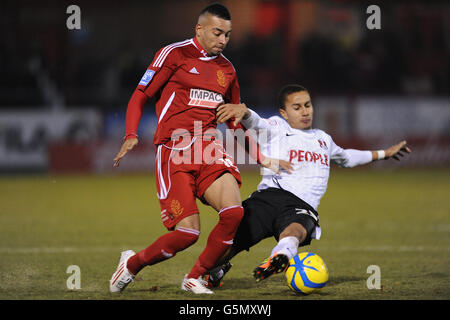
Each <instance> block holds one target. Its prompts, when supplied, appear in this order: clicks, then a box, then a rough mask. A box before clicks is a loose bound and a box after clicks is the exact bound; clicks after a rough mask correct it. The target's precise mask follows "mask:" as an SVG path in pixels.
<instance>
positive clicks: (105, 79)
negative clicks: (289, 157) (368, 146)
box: [0, 2, 450, 110]
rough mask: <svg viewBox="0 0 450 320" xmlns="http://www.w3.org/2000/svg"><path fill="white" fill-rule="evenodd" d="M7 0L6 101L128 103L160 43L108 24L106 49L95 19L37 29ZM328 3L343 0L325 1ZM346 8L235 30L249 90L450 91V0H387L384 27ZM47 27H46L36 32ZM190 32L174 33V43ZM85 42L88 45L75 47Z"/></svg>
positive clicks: (235, 51) (0, 91)
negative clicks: (300, 24) (417, 0)
mask: <svg viewBox="0 0 450 320" xmlns="http://www.w3.org/2000/svg"><path fill="white" fill-rule="evenodd" d="M269 3H270V2H269ZM0 6H3V10H0V11H1V12H2V13H0V26H1V31H0V32H1V33H0V35H1V38H0V73H1V77H0V108H11V107H22V108H35V107H36V106H41V107H42V106H49V105H55V106H58V105H66V106H77V107H83V106H97V107H99V108H101V109H102V110H111V109H119V108H124V106H125V105H126V103H127V102H128V99H129V97H130V95H131V93H132V90H133V89H134V88H135V87H136V85H137V83H138V82H139V79H140V77H141V76H142V74H143V73H144V71H145V69H146V67H147V66H148V64H149V62H150V60H149V59H151V57H152V56H153V54H154V53H155V52H156V50H158V49H159V46H160V44H159V43H152V44H147V45H146V46H145V49H144V48H140V46H141V43H138V42H136V41H133V39H130V38H129V37H127V35H126V33H123V34H116V35H109V34H100V36H101V37H106V38H108V37H119V38H120V40H119V41H117V43H119V45H118V46H116V47H115V48H114V50H110V51H108V50H104V51H103V52H101V54H100V53H99V52H98V51H97V50H89V49H88V48H87V47H88V43H89V41H91V42H92V38H93V37H94V34H97V35H98V34H99V31H96V30H95V24H90V25H86V24H85V25H84V28H83V29H82V30H78V31H74V32H72V33H69V32H67V30H66V29H64V28H52V23H51V22H48V23H47V24H45V23H44V24H43V25H42V29H41V30H34V29H33V26H30V25H27V24H24V23H23V21H24V19H25V18H24V17H23V13H22V11H21V8H20V6H13V5H7V4H2V5H0ZM327 6H328V7H333V6H334V7H336V3H334V2H326V3H323V4H322V7H325V8H327ZM338 9H339V10H335V12H334V13H336V12H337V13H344V18H342V17H341V18H339V14H337V15H335V16H333V11H332V10H328V11H327V14H328V15H326V16H324V19H325V20H326V21H327V23H323V25H319V26H318V27H317V28H312V29H311V30H310V31H309V32H308V33H305V34H302V36H301V38H300V39H294V41H292V33H291V32H289V28H292V26H291V27H290V26H288V25H286V24H283V23H282V22H281V23H279V24H278V25H275V26H274V27H273V28H272V29H271V30H270V32H266V33H264V34H258V33H255V32H250V33H248V34H246V35H245V36H244V37H242V40H241V41H240V42H239V44H238V45H233V38H232V39H231V42H230V45H229V48H227V50H226V51H225V55H226V56H227V57H228V58H229V59H230V60H231V61H232V62H233V64H234V66H235V68H236V69H237V72H238V76H239V81H240V85H241V89H242V96H243V99H244V98H245V101H246V102H248V103H249V104H252V105H259V106H270V105H273V104H274V103H275V101H276V100H275V98H276V93H277V92H278V89H279V87H280V86H281V85H283V84H286V83H293V82H296V83H301V84H302V85H304V86H306V87H307V88H309V89H310V91H311V92H312V93H313V94H320V95H336V94H340V95H356V94H358V95H372V94H378V95H399V94H400V95H403V94H420V95H447V94H448V88H449V84H450V70H449V61H450V59H449V58H450V56H449V46H450V41H449V39H450V37H449V34H448V32H449V30H450V28H449V21H450V19H449V10H448V9H449V5H448V4H446V3H445V2H437V3H433V2H432V3H426V2H424V3H423V4H415V5H408V3H407V2H401V3H399V4H390V5H389V6H387V7H383V11H382V30H372V31H371V30H365V19H366V17H367V15H366V14H365V12H364V7H363V6H361V7H357V10H359V12H360V15H359V19H358V20H357V21H358V23H359V24H360V27H359V29H360V31H359V32H358V33H356V34H354V33H352V32H350V30H351V28H352V26H349V24H351V21H350V22H348V21H346V19H345V13H346V10H348V11H351V10H355V4H354V3H352V2H348V3H347V2H344V5H342V4H340V5H339V8H338ZM330 12H331V14H330ZM63 18H64V16H63ZM36 19H39V18H36ZM42 19H45V17H44V18H42ZM333 19H334V20H333ZM325 20H322V21H325ZM353 27H354V26H353ZM38 32H41V33H40V36H33V35H34V34H37V33H38ZM288 37H290V38H288ZM172 38H173V39H172ZM183 39H184V38H183V37H182V36H180V37H179V38H176V37H175V36H171V37H169V38H168V39H167V40H166V41H165V44H168V43H170V42H173V41H179V40H183ZM116 40H117V39H116ZM75 48H76V49H77V50H78V52H82V54H80V53H77V54H74V50H75Z"/></svg>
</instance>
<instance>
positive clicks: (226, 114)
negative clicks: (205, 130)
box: [216, 103, 250, 126]
mask: <svg viewBox="0 0 450 320" xmlns="http://www.w3.org/2000/svg"><path fill="white" fill-rule="evenodd" d="M249 114H250V111H249V110H248V108H247V106H246V105H245V103H241V104H232V103H226V104H222V105H220V106H219V107H218V108H217V113H216V120H217V123H224V122H226V121H227V120H229V119H232V118H234V122H233V124H234V125H235V126H236V125H237V124H238V123H239V122H241V120H242V119H243V118H244V117H245V116H246V115H249Z"/></svg>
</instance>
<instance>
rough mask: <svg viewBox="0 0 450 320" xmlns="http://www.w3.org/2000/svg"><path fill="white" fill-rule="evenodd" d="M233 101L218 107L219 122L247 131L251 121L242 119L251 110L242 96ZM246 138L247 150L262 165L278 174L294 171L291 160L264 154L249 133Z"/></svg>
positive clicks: (246, 116)
mask: <svg viewBox="0 0 450 320" xmlns="http://www.w3.org/2000/svg"><path fill="white" fill-rule="evenodd" d="M236 82H237V81H236ZM233 100H234V101H233ZM231 101H232V102H235V103H229V104H223V105H221V106H219V107H218V109H217V113H216V120H217V122H218V123H226V125H227V126H228V127H229V128H230V129H234V130H236V129H243V130H244V131H246V130H247V129H250V128H252V126H251V124H250V123H244V121H242V120H243V119H244V118H245V119H247V118H249V117H250V115H251V110H250V109H248V108H247V106H246V105H245V104H244V103H240V97H239V99H231ZM241 121H242V123H241ZM245 140H246V141H245V142H246V144H245V146H244V147H245V150H246V151H247V152H248V153H249V154H250V156H251V157H252V158H253V159H256V161H257V162H258V163H259V164H260V165H261V166H263V167H265V168H267V169H270V170H272V171H273V172H275V173H277V174H278V173H280V170H281V169H284V170H286V171H287V172H288V173H291V172H292V170H293V167H292V164H291V163H290V162H288V161H285V160H279V159H273V158H269V157H266V156H264V155H263V154H262V153H261V151H260V148H259V146H258V143H257V142H256V141H255V140H253V139H252V138H251V137H250V136H249V135H247V134H246V135H245Z"/></svg>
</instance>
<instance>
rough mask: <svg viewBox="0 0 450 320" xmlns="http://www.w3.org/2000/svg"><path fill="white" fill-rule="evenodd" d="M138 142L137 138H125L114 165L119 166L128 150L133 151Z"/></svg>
mask: <svg viewBox="0 0 450 320" xmlns="http://www.w3.org/2000/svg"><path fill="white" fill-rule="evenodd" d="M137 144H138V139H137V138H131V139H128V140H125V141H124V142H123V144H122V146H121V147H120V151H119V153H118V154H117V155H116V157H115V158H114V164H113V166H114V167H118V166H119V164H120V160H122V158H123V157H124V156H125V155H126V154H127V153H128V151H131V150H132V149H133V148H134V147H135V146H136V145H137Z"/></svg>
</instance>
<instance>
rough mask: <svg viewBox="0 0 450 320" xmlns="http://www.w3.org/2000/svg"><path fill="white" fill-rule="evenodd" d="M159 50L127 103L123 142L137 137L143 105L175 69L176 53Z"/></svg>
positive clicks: (174, 51)
mask: <svg viewBox="0 0 450 320" xmlns="http://www.w3.org/2000/svg"><path fill="white" fill-rule="evenodd" d="M164 49H165V48H162V49H160V50H159V51H158V52H157V53H156V55H155V57H154V59H153V61H152V63H151V64H150V65H149V66H148V68H147V70H146V71H145V73H144V75H143V76H142V78H141V81H140V82H139V84H138V86H137V88H136V90H135V91H134V92H133V94H132V96H131V98H130V101H129V102H128V107H127V113H126V120H125V140H127V139H130V138H135V137H137V130H138V126H139V122H140V121H141V117H142V112H143V109H144V105H145V103H146V102H147V100H148V99H149V98H151V97H153V96H154V95H155V94H156V93H157V92H158V91H159V90H161V88H162V87H163V86H164V85H165V84H166V82H167V81H168V80H169V78H170V77H171V76H172V74H173V72H174V71H175V69H176V64H177V60H178V59H177V57H176V56H177V51H176V50H171V51H170V52H167V51H168V50H164Z"/></svg>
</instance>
